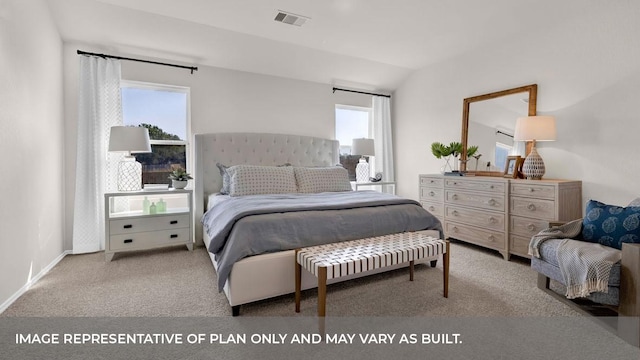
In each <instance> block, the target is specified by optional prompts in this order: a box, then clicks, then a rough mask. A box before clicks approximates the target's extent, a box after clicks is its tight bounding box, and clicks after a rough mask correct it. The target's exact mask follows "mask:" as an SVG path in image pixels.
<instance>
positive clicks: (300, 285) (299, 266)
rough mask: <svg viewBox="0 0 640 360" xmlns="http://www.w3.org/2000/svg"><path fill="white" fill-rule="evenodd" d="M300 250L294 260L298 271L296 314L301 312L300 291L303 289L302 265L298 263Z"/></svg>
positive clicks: (297, 250)
mask: <svg viewBox="0 0 640 360" xmlns="http://www.w3.org/2000/svg"><path fill="white" fill-rule="evenodd" d="M299 251H300V249H296V254H295V256H294V258H293V261H294V263H295V269H296V312H297V313H299V312H300V289H301V288H302V265H300V264H299V263H298V252H299Z"/></svg>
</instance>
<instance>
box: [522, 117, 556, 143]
mask: <svg viewBox="0 0 640 360" xmlns="http://www.w3.org/2000/svg"><path fill="white" fill-rule="evenodd" d="M513 140H515V141H533V140H535V141H555V140H556V119H555V118H554V117H553V116H527V117H521V118H518V120H516V131H515V134H513Z"/></svg>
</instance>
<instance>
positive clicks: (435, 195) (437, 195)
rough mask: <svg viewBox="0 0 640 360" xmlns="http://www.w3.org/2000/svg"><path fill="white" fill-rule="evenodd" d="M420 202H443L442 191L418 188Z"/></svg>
mask: <svg viewBox="0 0 640 360" xmlns="http://www.w3.org/2000/svg"><path fill="white" fill-rule="evenodd" d="M420 200H425V201H435V202H443V201H444V190H443V189H438V188H430V187H423V186H421V187H420Z"/></svg>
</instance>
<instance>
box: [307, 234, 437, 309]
mask: <svg viewBox="0 0 640 360" xmlns="http://www.w3.org/2000/svg"><path fill="white" fill-rule="evenodd" d="M439 255H442V266H443V286H444V297H448V296H449V241H446V240H440V239H436V238H434V237H431V236H428V235H425V234H423V233H421V232H419V231H416V232H405V233H399V234H391V235H384V236H377V237H372V238H364V239H359V240H352V241H343V242H338V243H332V244H326V245H319V246H312V247H307V248H302V249H296V256H295V259H296V261H295V282H296V284H295V287H296V292H295V302H296V312H300V290H301V277H302V276H301V275H302V268H303V267H304V268H305V269H306V270H307V271H309V272H310V273H311V274H313V275H315V276H316V277H317V278H318V316H319V317H324V316H325V314H326V311H325V310H326V297H327V280H328V279H333V278H339V277H342V276H347V275H350V274H354V273H360V272H365V271H369V270H374V269H380V268H385V267H388V266H392V265H396V264H403V263H409V280H410V281H413V273H414V261H416V260H420V259H425V258H431V257H434V256H439Z"/></svg>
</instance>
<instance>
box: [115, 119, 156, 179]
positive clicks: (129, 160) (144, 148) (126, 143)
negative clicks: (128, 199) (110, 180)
mask: <svg viewBox="0 0 640 360" xmlns="http://www.w3.org/2000/svg"><path fill="white" fill-rule="evenodd" d="M109 151H124V152H126V153H127V155H126V156H125V157H124V159H123V160H122V161H120V163H118V191H139V190H142V164H140V163H139V162H137V161H136V158H135V157H134V156H133V155H131V154H132V153H148V152H151V145H150V143H149V130H148V129H147V128H145V127H138V126H113V127H111V133H110V135H109Z"/></svg>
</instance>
